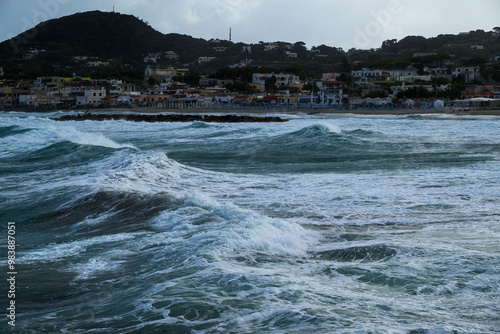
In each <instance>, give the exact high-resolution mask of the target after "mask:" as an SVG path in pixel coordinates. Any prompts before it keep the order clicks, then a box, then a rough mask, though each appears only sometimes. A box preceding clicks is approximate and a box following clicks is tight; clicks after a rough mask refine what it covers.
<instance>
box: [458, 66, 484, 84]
mask: <svg viewBox="0 0 500 334" xmlns="http://www.w3.org/2000/svg"><path fill="white" fill-rule="evenodd" d="M479 70H480V68H479V66H468V67H464V66H461V67H456V68H454V69H452V70H451V75H452V76H454V77H457V76H459V75H460V74H463V75H464V76H465V82H470V81H473V80H475V79H479Z"/></svg>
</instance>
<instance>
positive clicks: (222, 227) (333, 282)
mask: <svg viewBox="0 0 500 334" xmlns="http://www.w3.org/2000/svg"><path fill="white" fill-rule="evenodd" d="M59 115H61V114H60V113H53V114H25V113H15V112H14V113H0V181H1V188H0V189H1V190H0V204H1V209H0V218H1V219H0V221H2V222H3V223H2V224H3V225H4V227H3V228H2V230H3V231H4V233H7V232H6V231H7V222H8V221H13V222H16V242H17V244H16V245H17V270H18V277H17V281H16V284H17V288H18V291H17V292H18V293H17V295H16V304H17V305H18V308H17V314H16V332H19V333H58V332H62V333H498V332H499V328H500V316H499V314H500V307H499V306H498V300H500V275H499V274H500V246H499V245H500V244H499V237H500V186H499V184H500V132H499V129H500V118H491V117H483V118H481V117H476V118H458V117H455V118H454V117H441V116H432V115H431V116H426V117H420V116H417V117H415V116H413V117H396V116H394V117H389V116H386V117H374V116H371V117H370V116H363V117H354V116H348V115H343V116H322V115H313V116H308V115H285V116H283V115H281V116H282V117H285V118H288V119H289V121H288V122H286V123H241V124H216V123H202V122H194V123H135V122H126V121H104V122H92V121H84V122H56V121H54V120H53V118H55V117H57V116H59ZM5 235H6V234H5ZM3 243H4V245H6V238H4V241H3ZM3 249H4V250H5V249H6V247H3ZM4 253H6V252H5V251H4ZM4 284H5V283H4ZM7 289H8V288H7V287H5V288H4V291H5V292H7ZM0 301H2V304H3V305H5V307H7V305H8V304H7V303H8V301H7V299H6V293H2V299H0ZM4 321H5V320H4ZM0 326H2V328H7V327H8V326H7V321H5V323H4V324H1V325H0Z"/></svg>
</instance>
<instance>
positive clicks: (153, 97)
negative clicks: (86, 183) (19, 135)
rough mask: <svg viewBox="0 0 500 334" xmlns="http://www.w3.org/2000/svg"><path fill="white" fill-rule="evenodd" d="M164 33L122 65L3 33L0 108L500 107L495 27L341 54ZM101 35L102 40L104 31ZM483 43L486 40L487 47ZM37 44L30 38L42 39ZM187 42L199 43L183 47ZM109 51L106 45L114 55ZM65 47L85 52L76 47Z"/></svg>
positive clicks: (390, 42) (498, 30) (289, 45)
mask: <svg viewBox="0 0 500 334" xmlns="http://www.w3.org/2000/svg"><path fill="white" fill-rule="evenodd" d="M85 15H86V16H85ZM93 15H97V16H98V18H97V19H96V22H104V21H103V19H102V18H100V17H101V16H103V15H110V16H109V18H116V19H123V20H128V21H126V23H127V24H132V23H136V24H139V26H140V27H142V28H143V29H146V30H147V31H149V30H148V29H150V27H149V26H147V25H145V24H144V23H143V22H141V21H139V20H138V19H136V18H133V17H127V16H124V15H119V14H115V13H100V12H97V13H87V14H81V15H80V16H85V17H87V16H90V17H93ZM78 17H79V16H78ZM106 17H108V16H106ZM67 20H70V21H68V22H69V24H71V26H72V28H74V27H77V26H76V25H74V24H73V21H71V20H72V19H71V18H68V19H67ZM87 20H88V19H87ZM45 29H47V28H46V27H45ZM75 29H76V28H75ZM139 30H140V29H139ZM149 33H152V32H149ZM121 36H122V35H119V37H117V38H121ZM21 37H22V36H21ZM49 37H51V36H49ZM51 38H52V37H51ZM171 38H172V39H173V40H172V42H171V43H172V45H174V44H175V45H177V47H176V48H172V49H170V50H166V51H158V52H149V51H148V52H143V53H142V54H140V53H137V52H136V53H133V54H131V55H130V57H129V58H128V59H129V60H128V61H129V62H130V63H127V62H125V61H124V60H120V58H119V59H117V58H116V57H114V58H112V57H108V58H106V57H104V56H89V55H85V54H84V53H85V52H84V53H83V54H81V55H78V54H77V55H75V52H76V51H74V50H73V51H71V56H69V54H66V53H64V52H66V51H64V49H52V50H50V49H49V48H47V49H46V48H42V47H33V46H30V47H26V48H24V49H21V45H22V42H20V40H19V38H17V39H12V40H11V41H10V44H9V42H5V43H4V49H3V50H4V56H3V58H0V60H1V61H2V62H3V63H1V62H0V110H23V111H26V110H27V111H30V110H38V111H40V110H42V111H43V110H73V109H91V108H117V107H118V108H149V109H151V108H153V109H155V108H156V109H196V108H198V109H287V110H288V109H301V108H306V109H343V110H345V109H359V108H365V109H429V108H440V109H443V108H449V109H467V108H482V109H492V108H497V109H498V108H499V106H500V55H498V54H497V52H498V51H497V50H498V47H497V46H496V45H498V42H497V41H498V40H500V28H494V30H493V31H491V32H485V31H482V30H481V31H479V30H478V31H475V32H474V31H471V32H470V33H461V34H459V35H456V36H454V35H450V36H449V37H446V36H445V37H442V36H438V37H437V38H441V39H442V41H440V42H439V43H440V44H439V47H436V46H434V47H433V48H431V47H430V46H431V44H432V43H434V42H433V41H432V40H431V39H429V40H427V39H425V38H423V37H418V36H409V37H407V38H405V39H403V40H401V41H397V40H387V41H385V42H384V43H383V44H382V46H381V48H380V49H371V50H356V49H351V50H348V51H347V52H346V51H344V50H342V49H341V48H335V47H327V46H325V45H321V46H317V47H314V46H313V47H311V48H309V49H308V48H307V47H306V46H305V43H303V42H297V43H286V42H268V43H265V42H262V41H261V42H259V44H244V43H233V42H231V40H229V41H227V40H219V39H212V40H210V41H204V40H203V41H200V40H196V41H195V40H193V39H192V38H191V37H185V36H184V37H182V36H180V37H179V36H173V37H171ZM179 38H183V40H182V41H181V40H180V39H179ZM178 39H179V40H178ZM230 39H231V37H230ZM101 40H102V43H105V40H106V39H105V38H101ZM137 41H139V40H137ZM488 41H493V42H494V43H490V44H491V45H488V44H487V43H488ZM31 42H33V43H34V42H35V41H34V40H33V41H31ZM16 43H19V45H18V44H16ZM37 43H38V44H35V43H34V44H33V45H48V46H51V44H50V43H42V42H37ZM189 43H194V44H193V45H194V47H193V48H194V49H196V50H200V51H197V52H194V51H193V52H192V51H191V47H190V46H189V45H190V44H189ZM196 43H197V44H196ZM446 43H447V44H446ZM103 45H104V44H103ZM117 45H118V46H121V44H117ZM422 45H423V46H422ZM426 45H427V46H426ZM13 47H14V48H13ZM68 47H69V46H68ZM115 49H116V48H114V49H112V48H110V51H109V52H113V53H115V54H116V52H117V51H116V50H115ZM146 49H147V50H150V47H149V46H148V47H147V48H146ZM13 50H14V51H16V52H15V53H13V52H12V51H13ZM75 50H83V51H85V50H84V49H83V48H81V47H80V46H79V49H78V48H77V49H75ZM124 50H125V51H127V50H128V49H124ZM412 50H413V52H412ZM125 51H124V52H125ZM410 52H412V53H410ZM122 55H124V54H123V53H122ZM125 55H126V54H125ZM55 59H57V61H55ZM126 71H129V72H130V73H133V75H127V74H125V72H126Z"/></svg>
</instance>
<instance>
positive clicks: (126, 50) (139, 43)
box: [0, 11, 210, 62]
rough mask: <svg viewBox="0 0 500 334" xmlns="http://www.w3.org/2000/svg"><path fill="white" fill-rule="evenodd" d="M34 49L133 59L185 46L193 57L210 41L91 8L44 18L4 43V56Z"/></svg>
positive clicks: (55, 54) (0, 47)
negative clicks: (55, 17) (169, 32)
mask: <svg viewBox="0 0 500 334" xmlns="http://www.w3.org/2000/svg"><path fill="white" fill-rule="evenodd" d="M26 36H32V37H31V38H26ZM30 49H38V50H41V49H43V50H45V51H46V53H47V54H48V55H51V56H52V59H53V60H57V61H61V62H65V61H70V58H71V57H74V56H89V57H98V58H102V59H109V58H121V59H123V60H124V61H132V62H133V61H139V60H141V59H142V57H143V55H144V54H146V53H149V52H157V51H167V50H172V49H180V50H182V56H183V58H184V59H189V58H191V57H195V55H197V54H199V53H203V52H205V51H206V50H209V49H210V43H209V42H207V41H206V40H203V39H196V38H193V37H191V36H187V35H180V34H162V33H161V32H159V31H156V30H155V29H153V28H152V27H151V26H149V24H148V23H147V22H144V21H142V20H140V19H138V18H137V17H135V16H133V15H124V14H119V13H114V12H101V11H91V12H84V13H77V14H74V15H70V16H65V17H62V18H59V19H53V20H49V21H46V22H42V23H40V24H39V25H37V26H36V27H35V28H33V29H32V30H31V31H28V32H25V33H23V34H20V35H19V36H17V37H15V38H13V39H12V40H8V41H5V42H3V43H1V44H0V59H2V58H3V59H5V58H6V57H12V56H15V55H16V54H18V53H23V52H26V51H28V50H30ZM45 58H49V60H52V59H50V58H51V57H45Z"/></svg>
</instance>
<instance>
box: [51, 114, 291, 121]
mask: <svg viewBox="0 0 500 334" xmlns="http://www.w3.org/2000/svg"><path fill="white" fill-rule="evenodd" d="M55 120H56V121H87V120H89V121H109V120H115V121H118V120H123V121H131V122H195V121H199V122H207V123H243V122H247V123H248V122H286V121H288V120H286V119H283V118H281V117H276V116H265V117H258V116H249V115H185V114H166V115H165V114H155V115H144V114H91V113H85V114H78V115H65V116H61V117H59V118H56V119H55Z"/></svg>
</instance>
